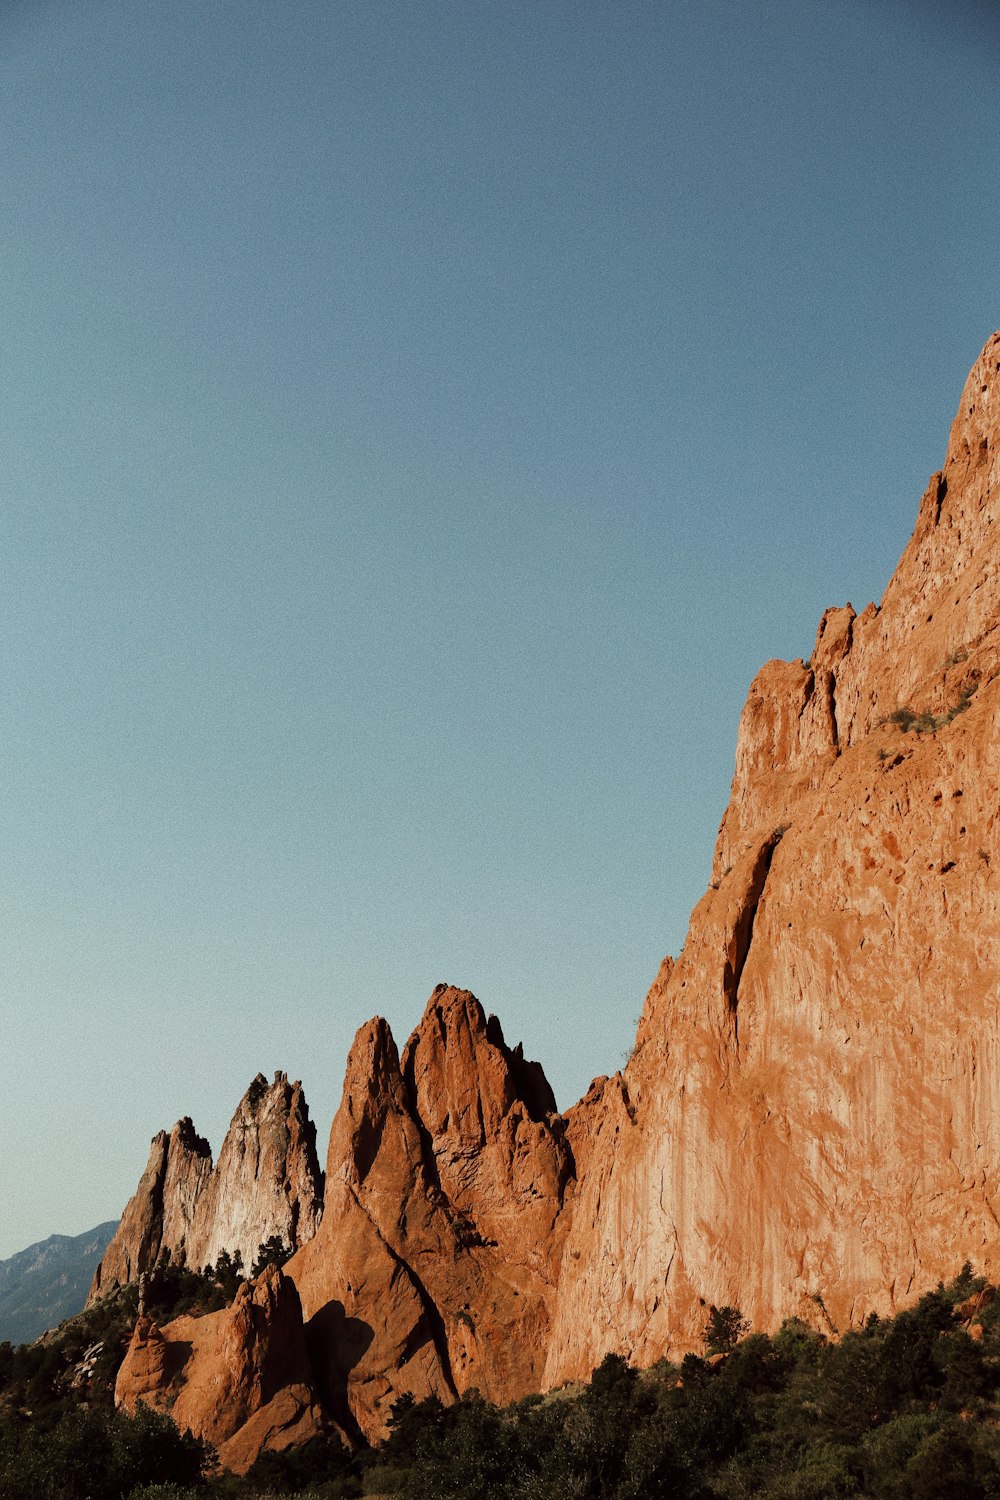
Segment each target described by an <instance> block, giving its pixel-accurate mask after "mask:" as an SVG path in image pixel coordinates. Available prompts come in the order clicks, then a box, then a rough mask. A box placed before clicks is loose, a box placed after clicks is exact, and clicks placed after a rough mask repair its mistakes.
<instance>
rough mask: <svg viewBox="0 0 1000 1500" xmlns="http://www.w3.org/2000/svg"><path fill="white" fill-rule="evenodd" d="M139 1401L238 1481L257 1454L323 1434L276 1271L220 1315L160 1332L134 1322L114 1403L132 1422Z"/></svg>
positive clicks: (294, 1309)
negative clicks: (207, 1450)
mask: <svg viewBox="0 0 1000 1500" xmlns="http://www.w3.org/2000/svg"><path fill="white" fill-rule="evenodd" d="M140 1403H141V1404H143V1405H145V1406H150V1407H152V1408H153V1409H154V1410H157V1411H163V1412H169V1414H170V1416H171V1417H172V1418H173V1420H174V1421H175V1422H176V1423H177V1425H178V1427H179V1428H180V1429H181V1430H182V1431H185V1432H193V1433H194V1435H195V1437H199V1438H203V1439H204V1440H205V1441H206V1442H209V1443H211V1444H212V1445H213V1446H214V1447H215V1448H216V1449H217V1450H218V1453H219V1457H220V1459H221V1461H222V1463H223V1464H224V1466H225V1467H226V1468H228V1469H232V1470H235V1472H237V1473H245V1471H246V1470H247V1469H248V1468H249V1467H250V1465H251V1464H252V1463H253V1462H254V1460H255V1459H256V1458H257V1457H258V1455H259V1454H260V1452H261V1450H262V1449H264V1448H271V1449H281V1448H287V1447H292V1446H296V1445H297V1444H300V1443H304V1442H307V1441H308V1440H309V1439H310V1438H312V1437H315V1436H317V1434H318V1433H320V1432H321V1431H323V1430H324V1427H325V1426H327V1425H328V1424H327V1423H326V1422H325V1419H324V1416H323V1412H322V1409H321V1407H320V1405H319V1403H318V1401H317V1399H316V1393H315V1389H314V1386H313V1380H312V1373H311V1367H310V1363H309V1356H308V1354H307V1352H306V1343H305V1333H304V1330H303V1327H302V1311H301V1307H300V1305H299V1299H298V1295H297V1293H296V1291H295V1288H294V1286H293V1285H292V1284H291V1282H290V1281H288V1280H287V1279H286V1278H285V1277H284V1276H283V1275H282V1273H281V1271H280V1270H279V1269H278V1267H277V1266H269V1267H268V1268H267V1270H265V1271H264V1272H263V1273H262V1275H261V1276H260V1277H259V1278H258V1279H257V1281H256V1282H245V1283H244V1284H243V1286H241V1287H240V1289H239V1291H238V1292H237V1294H236V1298H235V1301H234V1302H233V1304H232V1306H231V1307H226V1308H223V1309H222V1311H221V1312H215V1313H208V1314H207V1315H206V1316H204V1317H201V1318H193V1317H180V1318H175V1319H174V1320H173V1321H172V1322H170V1323H167V1324H166V1325H165V1326H164V1327H163V1328H159V1327H158V1326H157V1325H156V1323H155V1322H153V1320H152V1319H151V1318H149V1317H146V1316H144V1315H140V1317H139V1319H138V1321H137V1323H136V1327H135V1332H134V1333H133V1335H132V1342H131V1343H130V1345H129V1348H128V1351H127V1353H126V1355H125V1359H124V1361H123V1362H122V1365H121V1368H120V1369H119V1371H118V1377H117V1380H116V1383H115V1405H116V1406H117V1407H118V1408H119V1409H120V1410H122V1411H125V1412H128V1413H129V1414H131V1413H133V1412H134V1411H135V1409H136V1407H137V1406H138V1405H139V1404H140Z"/></svg>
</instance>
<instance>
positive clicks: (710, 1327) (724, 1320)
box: [704, 1307, 750, 1354]
mask: <svg viewBox="0 0 1000 1500" xmlns="http://www.w3.org/2000/svg"><path fill="white" fill-rule="evenodd" d="M749 1332H750V1324H749V1323H748V1322H747V1320H746V1318H745V1317H744V1316H743V1314H742V1313H741V1312H740V1310H739V1308H738V1307H713V1308H710V1309H709V1315H708V1322H707V1323H706V1325H705V1333H704V1339H705V1351H706V1353H708V1354H728V1353H729V1351H730V1350H731V1349H735V1348H736V1345H737V1344H738V1343H739V1341H740V1339H741V1338H744V1337H745V1336H746V1335H747V1334H748V1333H749Z"/></svg>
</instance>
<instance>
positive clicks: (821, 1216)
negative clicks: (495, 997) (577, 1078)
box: [123, 335, 1000, 1452]
mask: <svg viewBox="0 0 1000 1500" xmlns="http://www.w3.org/2000/svg"><path fill="white" fill-rule="evenodd" d="M998 448H1000V335H996V336H994V338H993V339H991V340H990V342H989V343H988V344H987V346H986V349H985V350H984V352H983V355H982V356H981V357H980V359H979V361H977V364H976V365H975V367H974V368H973V371H972V374H971V375H970V378H969V382H968V384H967V386H966V390H965V393H964V395H963V400H962V407H961V409H960V412H959V415H958V417H957V419H956V421H955V424H954V426H953V428H952V433H951V440H950V442H949V446H948V453H947V457H946V461H945V465H944V468H943V469H942V471H941V473H940V474H937V475H935V476H934V477H933V479H932V481H931V484H930V486H929V488H928V491H927V493H926V495H925V496H924V499H923V501H922V503H921V507H920V513H919V516H918V519H917V526H916V530H915V532H914V535H913V538H912V539H911V541H910V544H909V546H908V547H907V549H906V551H905V553H904V555H903V558H902V560H901V562H900V565H899V568H898V569H897V571H896V573H895V575H894V577H893V579H892V580H891V582H890V583H889V586H888V588H887V589H886V591H885V595H884V597H883V600H882V603H881V606H879V607H878V608H876V607H875V606H874V605H869V606H868V608H867V609H865V610H864V611H863V613H862V614H861V615H860V616H857V615H855V613H854V610H853V609H852V608H851V606H850V605H847V606H845V607H844V608H842V609H835V610H828V611H827V613H826V614H825V615H824V616H823V619H822V620H821V622H820V626H819V630H818V633H817V638H816V645H815V649H814V651H813V655H812V658H811V659H810V661H809V662H808V663H804V662H801V661H799V662H791V663H789V662H770V663H768V664H767V665H766V666H765V667H764V668H762V670H761V671H760V672H759V673H758V675H757V677H756V679H755V680H754V683H753V684H752V686H751V689H750V694H749V697H748V700H747V704H746V707H745V709H744V711H743V716H742V719H741V722H740V729H739V739H738V745H737V754H736V771H735V777H734V781H733V791H732V798H731V801H730V805H729V807H728V809H727V811H726V814H725V817H724V818H723V821H722V826H721V828H720V831H719V838H718V843H717V846H716V851H715V859H714V866H713V879H712V884H711V886H710V888H709V890H708V891H707V892H706V894H705V896H704V897H703V898H702V900H701V901H700V902H699V904H698V906H697V907H696V908H695V910H694V912H693V914H692V917H691V923H690V927H689V931H688V936H687V940H686V942H685V946H684V951H683V953H682V954H681V956H680V957H679V958H678V960H677V961H676V962H675V963H674V962H671V961H670V960H665V961H664V964H663V965H662V966H661V969H660V972H659V974H658V975H657V978H656V980H655V982H654V984H653V986H652V988H651V989H650V992H649V995H648V997H647V1000H646V1005H645V1008H644V1011H643V1016H642V1019H641V1021H640V1024H639V1030H638V1035H637V1038H636V1047H635V1051H634V1053H633V1055H632V1058H631V1060H630V1062H629V1064H628V1067H627V1068H626V1069H625V1071H624V1073H620V1074H616V1075H615V1076H614V1077H612V1078H602V1079H598V1080H596V1082H595V1083H594V1084H593V1085H592V1087H591V1089H590V1091H589V1092H588V1094H587V1095H586V1097H585V1098H584V1099H583V1100H581V1101H580V1103H579V1104H578V1105H576V1106H575V1108H573V1109H572V1110H570V1111H569V1112H568V1114H567V1115H566V1116H565V1117H562V1118H560V1117H559V1116H557V1115H556V1114H555V1113H554V1107H553V1103H552V1097H551V1094H550V1093H549V1091H548V1087H547V1085H546V1084H545V1081H544V1078H543V1077H542V1075H541V1072H540V1070H539V1069H537V1068H536V1067H535V1066H534V1065H532V1064H527V1063H525V1062H524V1060H523V1058H522V1057H521V1056H520V1052H519V1051H516V1052H511V1051H510V1049H508V1048H507V1047H506V1045H505V1043H504V1042H503V1038H502V1036H501V1034H500V1030H499V1026H498V1025H497V1023H496V1022H495V1021H493V1020H492V1019H491V1020H490V1021H487V1020H486V1018H485V1017H484V1015H483V1012H482V1009H481V1007H480V1006H479V1003H478V1001H476V1000H475V999H474V998H473V997H472V996H471V995H469V994H467V993H464V992H461V991H457V990H452V989H448V988H445V987H444V986H439V988H438V989H437V990H436V991H435V992H434V995H433V996H432V997H431V1001H430V1003H429V1005H428V1007H427V1010H426V1012H425V1015H424V1018H423V1020H422V1021H421V1024H420V1026H419V1027H418V1029H417V1031H416V1032H415V1033H414V1035H413V1036H412V1037H411V1038H410V1040H409V1042H408V1043H407V1045H406V1047H405V1048H404V1051H403V1055H402V1058H401V1059H400V1057H399V1056H398V1054H397V1052H396V1048H395V1045H394V1043H393V1040H392V1037H391V1035H390V1034H389V1030H388V1027H387V1026H386V1025H385V1022H384V1021H381V1020H375V1021H372V1022H370V1023H369V1024H368V1025H367V1026H365V1027H362V1029H361V1031H360V1032H359V1033H358V1036H357V1038H356V1040H355V1044H354V1047H353V1049H352V1052H351V1056H350V1059H349V1062H348V1068H347V1079H346V1082H345V1086H344V1095H343V1101H342V1103H341V1107H340V1110H339V1111H338V1114H337V1117H336V1119H335V1120H334V1124H333V1130H332V1133H331V1138H330V1150H329V1156H328V1165H327V1191H326V1210H325V1217H324V1219H323V1222H322V1224H321V1225H320V1227H319V1230H318V1232H317V1233H316V1235H315V1236H314V1237H313V1238H312V1239H311V1240H310V1241H309V1242H308V1243H307V1244H306V1245H304V1247H303V1248H302V1249H301V1250H299V1252H298V1253H297V1254H296V1255H295V1256H294V1257H293V1258H292V1260H291V1261H290V1262H289V1264H288V1267H287V1268H286V1269H287V1274H288V1277H289V1279H290V1280H291V1281H292V1282H294V1284H295V1286H296V1287H297V1288H298V1292H299V1296H300V1298H301V1303H302V1310H303V1313H304V1316H305V1319H306V1336H307V1342H308V1348H309V1352H310V1355H311V1359H312V1364H313V1368H314V1370H315V1372H316V1381H317V1388H318V1391H319V1393H320V1395H321V1398H322V1400H323V1402H324V1403H325V1405H326V1407H327V1409H328V1410H329V1411H331V1412H332V1413H334V1414H335V1415H336V1417H337V1418H338V1420H340V1421H341V1422H342V1423H343V1424H344V1425H345V1426H346V1427H350V1428H351V1429H352V1430H355V1431H356V1430H358V1429H360V1431H361V1432H363V1433H364V1434H366V1435H367V1436H377V1435H379V1434H380V1433H381V1432H382V1431H383V1430H384V1424H385V1419H386V1415H387V1411H388V1408H389V1405H390V1403H391V1401H392V1400H393V1399H394V1398H395V1396H396V1395H398V1394H399V1393H400V1392H402V1391H406V1390H409V1391H413V1392H414V1393H415V1394H416V1395H418V1396H422V1395H425V1394H428V1393H431V1392H434V1393H437V1394H438V1395H440V1396H442V1397H443V1398H447V1397H448V1396H450V1395H452V1394H454V1393H457V1392H461V1391H463V1390H466V1389H468V1388H470V1387H472V1386H478V1387H479V1388H480V1389H481V1390H482V1391H483V1392H484V1394H486V1395H487V1396H490V1397H492V1398H494V1399H496V1400H500V1401H504V1400H510V1399H512V1398H515V1397H517V1396H519V1395H521V1394H522V1393H524V1392H525V1391H528V1390H531V1389H533V1388H536V1387H538V1386H540V1385H541V1384H543V1383H547V1384H555V1383H558V1382H561V1381H563V1380H566V1379H570V1378H578V1377H584V1376H586V1375H588V1374H589V1372H590V1370H591V1369H592V1368H593V1366H594V1365H596V1364H597V1363H598V1362H599V1361H600V1359H601V1358H602V1357H603V1355H604V1354H605V1353H607V1352H608V1351H611V1350H615V1351H618V1352H621V1353H623V1354H625V1355H627V1356H628V1357H629V1358H630V1359H632V1360H634V1361H636V1362H639V1363H645V1362H650V1361H652V1360H654V1359H656V1358H658V1357H660V1356H661V1355H663V1354H665V1353H672V1354H677V1353H681V1352H683V1351H685V1350H686V1349H690V1348H695V1347H699V1346H700V1344H701V1337H702V1332H703V1329H704V1325H705V1322H706V1320H707V1308H708V1307H709V1306H710V1305H711V1304H715V1305H716V1306H724V1305H726V1304H732V1305H737V1306H739V1307H741V1308H742V1310H743V1312H744V1313H745V1314H746V1315H747V1316H748V1317H749V1318H750V1320H751V1321H752V1323H753V1324H754V1325H755V1326H756V1327H760V1328H773V1327H775V1326H776V1325H777V1324H778V1323H780V1321H781V1320H782V1319H783V1318H785V1317H787V1316H789V1315H792V1314H796V1315H798V1316H800V1317H806V1318H808V1319H809V1320H810V1321H812V1322H814V1323H816V1324H818V1325H819V1326H822V1327H824V1328H825V1329H826V1330H827V1331H830V1330H834V1329H843V1328H845V1327H847V1326H849V1325H851V1324H855V1323H858V1322H860V1321H862V1320H863V1319H864V1318H865V1317H866V1316H867V1314H868V1313H869V1312H871V1311H873V1310H875V1311H879V1312H884V1311H891V1310H892V1309H893V1308H895V1307H896V1306H897V1305H899V1304H900V1303H903V1302H905V1301H907V1300H912V1299H914V1298H915V1297H916V1296H918V1295H919V1293H920V1292H922V1291H923V1290H925V1289H926V1288H927V1287H928V1286H930V1285H932V1284H934V1283H936V1282H937V1281H938V1280H939V1279H945V1278H947V1277H949V1276H951V1275H952V1274H954V1273H955V1271H957V1269H958V1268H959V1267H960V1266H961V1264H962V1262H963V1261H964V1260H966V1259H970V1260H971V1261H972V1262H973V1263H974V1264H976V1265H977V1267H979V1268H981V1269H982V1270H984V1271H985V1272H986V1273H987V1274H989V1275H992V1276H993V1277H997V1276H1000V1227H998V1226H1000V1011H998V1007H997V999H998V996H1000V902H998V899H997V887H996V881H997V878H998V876H997V874H996V871H997V869H998V862H1000V832H998V830H1000V736H998V734H997V728H996V725H997V714H998V711H1000V531H998V529H997V525H996V521H997V507H998V503H1000V497H998V481H1000V467H998V459H997V452H998ZM154 1144H155V1143H154ZM171 1149H172V1147H170V1146H169V1145H168V1144H166V1143H163V1142H161V1147H160V1155H157V1154H156V1153H155V1152H154V1156H155V1157H156V1160H155V1162H151V1169H150V1170H151V1172H152V1178H151V1181H154V1180H158V1178H157V1173H158V1172H160V1170H161V1169H160V1166H159V1165H158V1163H159V1162H160V1157H161V1156H165V1158H167V1159H168V1158H169V1157H170V1151H171ZM177 1161H178V1164H179V1165H178V1172H179V1171H180V1168H181V1164H182V1163H183V1162H185V1161H186V1158H183V1157H182V1156H181V1155H180V1154H179V1153H178V1155H177ZM165 1170H166V1169H165V1168H164V1171H165ZM184 1170H185V1171H188V1170H192V1169H190V1168H189V1167H185V1168H184ZM147 1196H149V1197H150V1198H153V1197H155V1194H154V1193H153V1192H152V1190H150V1192H149V1193H148V1195H147ZM154 1217H155V1216H154ZM132 1218H133V1220H134V1224H135V1228H134V1229H133V1230H130V1233H132V1234H133V1235H134V1237H135V1242H136V1243H139V1242H140V1241H142V1235H143V1233H145V1231H144V1230H143V1225H144V1224H145V1222H146V1219H145V1218H144V1217H143V1215H142V1214H141V1213H139V1212H138V1211H137V1212H136V1213H135V1214H133V1216H132ZM188 1233H190V1230H189V1231H188ZM147 1237H148V1236H147ZM143 1242H144V1241H143ZM137 1254H138V1252H133V1254H132V1260H131V1262H130V1263H137ZM215 1316H216V1318H217V1322H216V1323H214V1324H213V1323H211V1321H210V1320H209V1319H203V1320H200V1324H204V1325H206V1326H205V1327H204V1328H201V1326H200V1325H199V1328H198V1330H197V1331H195V1330H191V1331H190V1332H189V1333H187V1334H185V1337H189V1338H190V1341H191V1343H192V1345H193V1346H196V1347H197V1348H198V1349H201V1350H203V1351H204V1352H203V1354H202V1355H200V1356H199V1358H201V1359H202V1360H203V1361H204V1362H205V1363H204V1368H206V1369H208V1368H213V1366H212V1361H213V1360H215V1361H217V1362H218V1361H222V1364H223V1365H226V1360H227V1359H229V1356H228V1355H226V1354H225V1339H226V1337H228V1335H227V1334H226V1332H225V1330H226V1328H227V1327H228V1324H226V1323H225V1320H224V1319H223V1317H222V1315H215ZM262 1316H264V1317H265V1318H266V1317H268V1316H270V1314H269V1313H268V1312H267V1311H265V1312H264V1313H263V1314H262ZM161 1338H162V1340H164V1341H165V1343H166V1344H167V1345H169V1344H170V1343H171V1342H172V1341H176V1340H175V1336H174V1335H172V1334H171V1332H170V1330H169V1329H167V1330H163V1333H162V1336H161ZM235 1347H239V1345H238V1341H237V1345H236V1346H235ZM297 1358H298V1359H300V1358H301V1354H299V1355H298V1356H297ZM130 1361H131V1364H130V1375H129V1380H131V1381H132V1382H133V1387H134V1389H135V1391H137V1392H140V1391H141V1392H142V1393H144V1398H145V1396H147V1395H149V1394H150V1393H152V1399H159V1396H158V1394H157V1393H158V1392H160V1391H161V1389H162V1388H163V1386H164V1383H165V1382H168V1381H169V1380H171V1379H176V1376H172V1375H171V1373H170V1369H171V1366H170V1357H169V1351H168V1350H165V1349H164V1348H163V1347H161V1343H158V1342H157V1338H156V1337H154V1334H153V1332H152V1331H151V1330H149V1329H145V1330H142V1328H141V1327H140V1331H137V1336H136V1342H135V1345H134V1349H133V1352H132V1354H130ZM186 1368H187V1367H185V1369H186ZM226 1368H229V1366H228V1365H226ZM296 1368H298V1367H297V1366H296ZM185 1378H186V1379H187V1382H188V1383H187V1384H186V1385H183V1387H182V1389H181V1392H180V1395H178V1397H177V1402H178V1408H179V1409H180V1411H181V1412H182V1413H187V1414H188V1419H189V1420H190V1421H191V1423H192V1424H193V1425H194V1424H198V1423H200V1424H201V1426H200V1429H199V1430H202V1431H205V1432H206V1433H207V1432H208V1431H209V1426H207V1425H206V1423H207V1422H208V1418H207V1417H206V1415H205V1412H206V1403H207V1402H208V1395H207V1388H205V1387H204V1386H203V1385H200V1384H199V1383H198V1379H199V1378H200V1377H199V1378H196V1376H195V1375H194V1374H192V1375H188V1376H186V1377H185ZM288 1380H289V1382H290V1384H289V1386H288V1389H289V1391H290V1390H291V1389H292V1388H293V1386H294V1387H297V1384H298V1377H297V1376H294V1375H293V1374H291V1373H290V1374H289V1376H288ZM189 1387H190V1393H188V1392H189ZM238 1387H239V1381H238V1379H237V1377H236V1375H235V1374H234V1375H233V1377H232V1388H233V1391H234V1392H236V1391H237V1388H238ZM226 1389H227V1390H228V1389H229V1387H228V1386H227V1387H226ZM240 1389H242V1388H240ZM182 1398H183V1402H182ZM123 1399H126V1397H125V1396H124V1395H123ZM128 1399H131V1398H128ZM227 1399H229V1398H227ZM270 1399H271V1400H275V1399H276V1395H272V1396H271V1397H270ZM288 1399H289V1400H290V1401H292V1397H291V1396H289V1398H288ZM232 1401H233V1403H234V1410H238V1414H239V1415H240V1421H241V1423H242V1424H243V1426H242V1427H241V1428H240V1429H239V1430H241V1431H242V1430H244V1428H246V1426H247V1424H248V1423H249V1422H251V1421H253V1420H255V1419H256V1415H257V1414H256V1412H255V1413H250V1404H251V1403H248V1402H247V1401H246V1400H245V1399H244V1397H243V1396H240V1395H238V1394H234V1395H233V1397H232ZM267 1404H268V1403H267V1402H266V1401H265V1402H264V1403H263V1405H261V1406H260V1407H258V1408H257V1411H264V1410H265V1409H266V1407H267ZM293 1405H294V1402H293ZM178 1408H175V1412H176V1410H177V1409H178ZM268 1420H269V1419H268V1418H266V1417H264V1418H261V1419H260V1424H261V1426H266V1425H267V1422H268ZM225 1425H226V1431H227V1432H228V1431H230V1419H229V1418H227V1419H226V1422H225ZM213 1430H214V1429H213ZM233 1430H234V1431H235V1430H236V1429H233ZM256 1430H257V1429H254V1431H255V1432H256ZM285 1430H287V1429H284V1428H283V1429H281V1431H285ZM292 1430H294V1427H293V1429H292ZM221 1431H222V1429H221V1428H220V1429H219V1433H220V1434H221ZM213 1440H214V1439H213ZM220 1440H222V1441H223V1442H228V1441H231V1439H230V1438H228V1437H227V1438H224V1439H222V1438H221V1437H220ZM270 1440H271V1439H270V1438H267V1439H265V1441H270ZM275 1440H276V1441H277V1440H278V1438H276V1439H275ZM254 1441H256V1438H255V1439H254ZM223 1451H224V1452H225V1451H226V1450H225V1448H224V1449H223Z"/></svg>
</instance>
